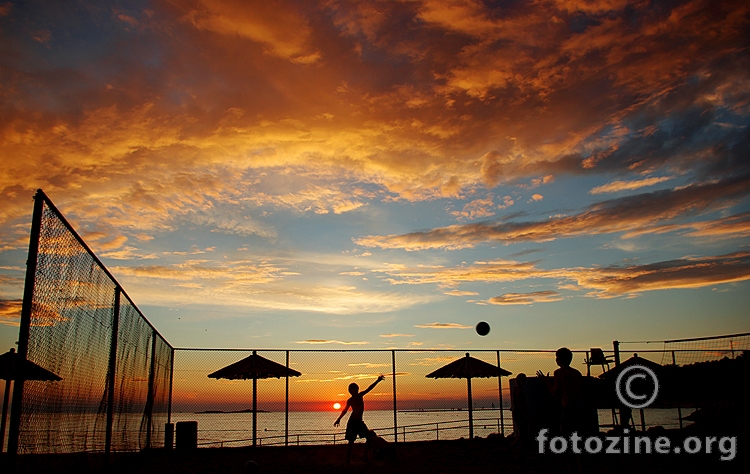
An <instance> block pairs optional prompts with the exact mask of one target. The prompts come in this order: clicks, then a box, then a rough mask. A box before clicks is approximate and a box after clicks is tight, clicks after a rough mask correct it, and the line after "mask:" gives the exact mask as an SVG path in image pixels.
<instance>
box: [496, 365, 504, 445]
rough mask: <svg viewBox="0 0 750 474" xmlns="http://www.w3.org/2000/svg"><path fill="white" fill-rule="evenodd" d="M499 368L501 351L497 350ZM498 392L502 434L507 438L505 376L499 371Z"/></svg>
mask: <svg viewBox="0 0 750 474" xmlns="http://www.w3.org/2000/svg"><path fill="white" fill-rule="evenodd" d="M497 368H498V369H500V351H497ZM497 392H498V397H499V400H500V434H501V436H502V437H503V438H505V419H504V417H503V377H502V376H501V375H500V374H499V373H498V376H497Z"/></svg>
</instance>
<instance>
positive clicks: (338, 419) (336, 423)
mask: <svg viewBox="0 0 750 474" xmlns="http://www.w3.org/2000/svg"><path fill="white" fill-rule="evenodd" d="M349 406H350V405H349V401H348V400H347V401H346V406H345V407H344V409H343V410H341V414H340V415H339V417H338V418H336V421H334V422H333V426H338V425H339V422H340V421H341V419H342V418H343V417H344V415H346V412H347V411H349Z"/></svg>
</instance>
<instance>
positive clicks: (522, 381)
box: [516, 372, 526, 387]
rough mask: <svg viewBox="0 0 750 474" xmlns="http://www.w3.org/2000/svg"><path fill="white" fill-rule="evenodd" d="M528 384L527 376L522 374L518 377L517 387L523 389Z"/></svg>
mask: <svg viewBox="0 0 750 474" xmlns="http://www.w3.org/2000/svg"><path fill="white" fill-rule="evenodd" d="M525 384H526V374H524V373H523V372H521V373H520V374H518V375H516V385H518V386H519V387H523V386H524V385H525Z"/></svg>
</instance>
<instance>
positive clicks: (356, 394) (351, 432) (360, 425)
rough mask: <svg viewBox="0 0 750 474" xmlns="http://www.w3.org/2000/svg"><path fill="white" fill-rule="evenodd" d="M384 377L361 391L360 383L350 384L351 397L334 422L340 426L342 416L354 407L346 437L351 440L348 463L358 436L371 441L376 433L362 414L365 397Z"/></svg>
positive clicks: (347, 457)
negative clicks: (371, 429)
mask: <svg viewBox="0 0 750 474" xmlns="http://www.w3.org/2000/svg"><path fill="white" fill-rule="evenodd" d="M383 379H385V377H384V376H382V375H381V376H380V377H378V379H377V380H376V381H374V382H373V383H372V385H370V386H369V387H367V388H366V389H364V390H363V391H361V392H360V391H359V385H357V384H356V383H351V384H349V393H350V394H351V397H349V400H347V401H346V406H345V407H344V409H343V410H341V414H340V415H339V417H338V418H337V419H336V421H335V422H334V423H333V426H339V422H340V421H341V418H343V417H344V415H346V412H347V411H349V408H351V409H352V414H351V416H349V421H348V422H347V423H346V436H345V437H346V440H347V441H349V447H348V448H347V450H346V463H347V464H349V459H350V457H351V454H352V448H353V447H354V441H355V440H356V439H357V436H359V437H360V438H366V439H368V441H369V438H370V437H371V436H372V435H374V432H372V431H370V430H369V429H368V428H367V425H366V424H365V422H364V421H363V420H362V414H363V413H364V412H365V401H364V398H363V397H364V396H365V395H367V394H368V393H370V390H372V389H373V388H375V385H377V384H378V382H380V381H381V380H383ZM365 458H367V450H365Z"/></svg>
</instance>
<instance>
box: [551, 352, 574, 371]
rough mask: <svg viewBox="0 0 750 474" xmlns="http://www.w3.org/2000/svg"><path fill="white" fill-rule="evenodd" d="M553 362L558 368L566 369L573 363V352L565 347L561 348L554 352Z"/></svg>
mask: <svg viewBox="0 0 750 474" xmlns="http://www.w3.org/2000/svg"><path fill="white" fill-rule="evenodd" d="M555 362H557V365H559V366H560V367H568V366H569V365H570V363H571V362H573V352H571V350H570V349H568V348H567V347H561V348H559V349H558V350H557V352H555Z"/></svg>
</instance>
